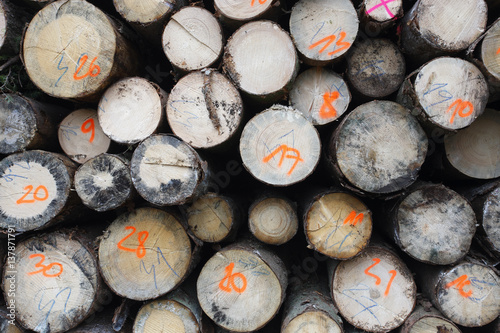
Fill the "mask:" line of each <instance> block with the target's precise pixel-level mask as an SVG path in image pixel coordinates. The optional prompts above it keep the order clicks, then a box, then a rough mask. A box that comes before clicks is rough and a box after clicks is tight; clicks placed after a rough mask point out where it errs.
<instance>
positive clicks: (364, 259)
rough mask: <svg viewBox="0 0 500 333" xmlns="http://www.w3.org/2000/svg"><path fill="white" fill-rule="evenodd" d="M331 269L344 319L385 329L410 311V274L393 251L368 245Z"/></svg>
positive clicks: (333, 290)
mask: <svg viewBox="0 0 500 333" xmlns="http://www.w3.org/2000/svg"><path fill="white" fill-rule="evenodd" d="M331 272H332V273H333V275H332V277H331V279H330V283H331V284H330V288H331V293H332V298H333V301H334V304H335V305H336V307H337V308H338V309H339V311H340V314H341V315H342V317H343V318H344V319H345V320H347V321H348V322H349V323H351V324H352V325H354V326H356V327H358V328H360V329H363V330H366V331H369V332H388V331H390V330H392V329H395V328H397V327H399V326H400V325H401V324H402V323H403V322H404V321H405V320H406V318H408V316H409V315H410V314H411V312H412V311H413V308H414V306H415V301H416V285H415V282H414V280H413V276H412V274H411V272H410V270H409V269H408V268H407V267H406V265H405V264H404V262H403V261H402V260H401V259H400V258H399V257H398V256H396V255H395V254H394V253H393V252H392V251H389V250H387V249H385V248H382V247H378V246H377V247H375V246H370V247H368V248H367V249H366V250H365V251H363V252H362V253H361V254H360V255H359V256H357V257H355V258H353V259H350V260H347V261H342V262H340V263H339V264H338V265H337V267H336V268H335V269H334V270H331ZM367 309H369V310H367Z"/></svg>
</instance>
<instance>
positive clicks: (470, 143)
mask: <svg viewBox="0 0 500 333" xmlns="http://www.w3.org/2000/svg"><path fill="white" fill-rule="evenodd" d="M444 147H445V151H446V158H447V160H448V161H449V162H450V164H451V165H452V166H453V167H454V168H455V169H456V170H458V171H459V172H460V173H461V174H463V175H465V176H467V177H471V178H475V179H494V178H497V177H499V176H500V112H498V111H496V110H492V109H486V111H485V113H484V114H483V115H482V116H480V117H479V118H478V119H477V120H476V121H474V123H472V125H470V126H469V127H468V128H465V129H463V130H461V131H459V132H458V133H456V134H451V135H449V136H446V137H445V139H444Z"/></svg>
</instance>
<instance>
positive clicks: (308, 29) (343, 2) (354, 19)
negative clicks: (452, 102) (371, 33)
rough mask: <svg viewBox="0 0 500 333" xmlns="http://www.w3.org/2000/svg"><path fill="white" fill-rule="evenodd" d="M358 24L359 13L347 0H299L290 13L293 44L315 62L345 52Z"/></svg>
mask: <svg viewBox="0 0 500 333" xmlns="http://www.w3.org/2000/svg"><path fill="white" fill-rule="evenodd" d="M358 28H359V20H358V15H357V13H356V10H355V9H354V6H353V5H352V2H351V1H350V0H335V1H327V0H300V1H298V2H297V3H296V4H295V5H294V6H293V8H292V13H291V15H290V34H291V36H292V38H293V41H294V44H295V46H296V47H297V50H298V51H299V54H300V55H301V58H302V59H303V60H304V61H305V62H306V63H308V64H310V65H315V66H324V65H326V64H327V63H331V62H332V60H333V59H336V58H338V57H340V56H342V55H343V54H345V53H346V52H347V51H348V50H349V48H350V47H351V45H352V43H354V40H355V39H356V35H357V34H358Z"/></svg>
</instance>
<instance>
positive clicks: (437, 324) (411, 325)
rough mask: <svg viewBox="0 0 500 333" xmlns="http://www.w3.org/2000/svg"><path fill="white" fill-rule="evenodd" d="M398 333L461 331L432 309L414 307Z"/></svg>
mask: <svg viewBox="0 0 500 333" xmlns="http://www.w3.org/2000/svg"><path fill="white" fill-rule="evenodd" d="M398 332H399V333H427V332H436V333H461V332H462V331H461V330H460V329H459V328H458V327H457V326H456V325H455V324H454V323H453V322H452V321H450V320H449V319H446V318H445V317H444V316H443V315H442V314H441V313H440V312H439V311H438V310H436V309H435V308H433V307H429V308H425V307H423V306H421V305H418V306H417V307H415V310H414V311H413V312H412V314H411V315H410V316H409V317H408V318H407V319H406V321H405V322H404V323H403V325H401V327H400V328H399V331H398Z"/></svg>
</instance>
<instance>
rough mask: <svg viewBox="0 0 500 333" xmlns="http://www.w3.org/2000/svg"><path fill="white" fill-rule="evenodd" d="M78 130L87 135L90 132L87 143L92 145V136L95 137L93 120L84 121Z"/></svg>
mask: <svg viewBox="0 0 500 333" xmlns="http://www.w3.org/2000/svg"><path fill="white" fill-rule="evenodd" d="M80 130H81V131H82V133H89V132H90V139H89V142H90V143H92V142H93V141H94V136H95V126H94V119H87V120H85V121H84V122H83V124H82V126H81V127H80Z"/></svg>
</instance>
